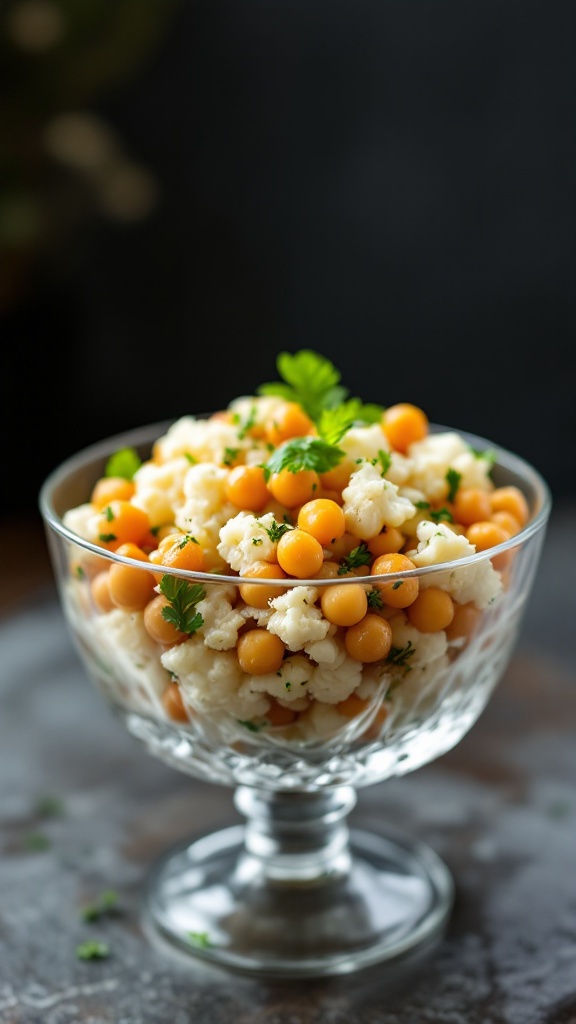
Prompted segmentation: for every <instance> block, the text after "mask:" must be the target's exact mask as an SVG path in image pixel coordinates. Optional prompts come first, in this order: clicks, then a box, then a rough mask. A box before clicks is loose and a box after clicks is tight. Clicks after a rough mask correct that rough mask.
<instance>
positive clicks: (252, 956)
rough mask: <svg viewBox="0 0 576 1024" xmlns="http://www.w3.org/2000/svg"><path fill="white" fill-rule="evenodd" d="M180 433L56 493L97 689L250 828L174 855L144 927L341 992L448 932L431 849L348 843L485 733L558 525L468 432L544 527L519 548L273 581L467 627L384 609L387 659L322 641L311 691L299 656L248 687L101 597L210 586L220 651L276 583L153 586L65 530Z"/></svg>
mask: <svg viewBox="0 0 576 1024" xmlns="http://www.w3.org/2000/svg"><path fill="white" fill-rule="evenodd" d="M167 426H168V424H166V423H157V424H153V425H150V426H148V427H144V428H142V429H140V430H137V431H132V432H129V433H126V434H122V435H116V436H115V437H111V438H108V439H107V440H105V441H102V442H101V443H99V444H97V445H94V446H92V447H90V448H88V449H86V450H84V451H81V452H80V453H79V454H77V455H75V456H73V457H72V458H70V459H68V460H67V461H66V462H64V463H63V464H62V465H61V466H59V467H58V468H57V469H55V471H54V472H53V473H52V474H51V475H50V476H49V477H48V478H47V480H46V481H45V482H44V484H43V487H42V489H41V493H40V509H41V513H42V516H43V520H44V523H45V527H46V533H47V538H48V543H49V548H50V553H51V557H52V561H53V566H54V573H55V578H56V582H57V586H58V591H59V595H60V599H61V604H62V609H63V613H64V616H65V618H66V621H67V623H68V626H69V629H70V634H71V638H72V641H73V643H74V646H75V648H76V650H77V652H78V654H79V657H80V659H81V663H82V665H83V667H84V669H85V671H86V673H87V675H88V677H89V678H90V680H91V681H92V682H93V683H94V684H95V685H96V687H97V688H98V689H99V690H100V692H101V694H102V695H103V697H104V698H105V700H106V701H107V702H108V703H109V705H110V706H111V708H112V709H113V710H114V712H115V713H116V714H117V715H119V716H120V717H121V719H122V720H123V722H124V724H125V726H126V728H127V730H128V732H129V733H131V735H132V736H134V737H136V738H137V739H138V740H141V741H142V742H143V743H144V744H145V745H146V747H147V749H148V751H149V752H150V753H151V754H153V755H154V756H155V757H158V758H160V759H161V760H162V761H164V762H166V763H167V764H169V765H171V766H172V767H173V768H176V769H178V770H180V771H182V772H186V773H188V774H190V775H192V776H195V777H197V778H200V779H203V780H205V781H208V782H212V783H216V784H219V785H224V786H229V787H232V788H233V790H234V800H235V805H236V807H237V809H238V810H239V811H240V813H241V814H242V815H243V816H244V818H245V819H246V822H245V824H244V825H243V826H238V827H232V828H229V829H225V830H223V831H219V832H216V833H213V834H209V835H204V836H200V837H199V838H196V839H194V841H190V839H186V840H185V841H183V842H182V844H181V845H180V846H178V847H177V848H175V849H170V850H168V851H167V852H166V854H165V856H164V857H163V858H162V860H161V861H160V863H159V864H158V865H157V866H156V867H155V868H154V870H153V871H152V873H151V875H150V878H149V882H148V885H147V888H146V893H145V900H144V906H145V913H146V914H147V915H148V917H149V919H150V920H151V921H152V922H153V923H154V925H155V926H156V927H157V928H158V929H159V930H160V931H161V932H162V933H163V935H164V936H166V937H168V938H169V939H170V940H171V941H172V942H174V943H176V944H177V945H179V946H180V947H181V948H183V949H186V950H187V951H188V952H189V953H190V954H191V955H193V956H195V957H199V958H204V959H206V960H210V961H213V962H216V963H218V964H220V965H224V966H227V967H229V968H232V969H237V970H240V971H243V972H248V973H250V972H252V973H257V974H260V975H269V976H278V977H281V976H285V977H306V976H321V975H330V974H342V973H347V972H351V971H355V970H358V969H360V968H363V967H366V966H368V965H370V964H373V963H376V962H380V961H384V960H390V959H392V958H395V957H398V956H399V955H400V954H403V953H405V952H407V951H408V950H412V949H414V948H415V947H417V946H419V945H420V944H422V943H424V942H426V941H427V940H430V939H431V938H432V937H433V936H434V935H437V934H438V933H439V932H440V931H441V930H442V928H443V926H444V924H445V922H446V920H447V918H448V916H449V914H450V912H451V908H452V904H453V894H454V884H453V879H452V877H451V875H450V872H449V871H448V869H447V867H446V866H445V865H444V863H443V862H442V861H441V860H440V858H439V857H438V856H437V855H436V853H435V852H434V851H433V850H431V849H430V848H429V847H427V846H426V845H425V844H423V843H422V842H420V841H419V840H418V839H416V838H413V837H411V836H406V835H404V834H403V833H402V832H400V831H395V830H390V829H387V830H386V831H382V832H379V833H378V834H376V833H373V832H366V831H363V830H360V829H349V828H348V825H347V821H346V818H347V815H348V813H349V812H350V811H351V809H352V808H353V806H354V804H355V802H356V794H357V790H358V789H359V788H360V787H363V786H370V785H373V784H375V783H377V782H380V781H382V780H384V779H387V778H390V777H391V776H398V775H403V774H405V773H407V772H411V771H414V770H415V769H417V768H419V767H420V766H421V765H425V764H427V763H428V762H430V761H432V760H433V759H435V758H437V757H439V756H441V755H442V754H444V753H445V752H446V751H448V750H450V749H451V748H452V747H453V746H454V745H455V744H457V743H458V742H459V740H460V739H461V738H462V737H463V736H464V735H465V734H466V732H467V731H468V730H469V729H470V728H471V727H472V726H473V724H474V723H475V722H476V720H477V719H478V717H479V715H480V714H481V713H482V710H483V709H484V707H485V706H486V704H487V701H488V700H489V698H490V695H491V693H492V692H493V690H494V687H495V686H496V684H497V682H498V681H499V679H500V678H501V677H502V675H503V673H504V670H505V669H506V666H507V664H508V661H509V659H510V656H511V653H512V651H513V648H514V646H515V643H516V639H517V635H518V628H519V625H520V622H521V620H522V616H523V613H524V610H525V608H526V602H527V600H528V597H529V595H530V591H531V587H532V583H533V580H534V576H535V572H536V569H537V565H538V560H539V554H540V550H541V546H542V542H543V539H544V535H545V530H546V524H547V521H548V517H549V513H550V507H551V503H550V494H549V490H548V487H547V485H546V483H545V481H544V480H543V479H542V477H541V476H540V474H539V473H538V472H537V471H536V470H535V469H534V468H533V467H532V466H530V465H529V464H528V463H527V462H526V461H524V460H522V459H521V458H519V457H518V456H516V455H514V454H511V453H510V452H508V451H505V450H503V449H501V448H499V447H498V446H496V445H494V444H493V443H492V442H489V441H486V440H485V439H484V438H479V437H476V436H474V435H470V434H467V433H464V432H461V436H462V437H463V438H464V439H465V440H466V441H467V442H468V443H469V444H470V445H471V446H472V447H474V448H476V449H485V448H490V449H491V450H492V451H493V452H494V454H495V460H496V461H495V465H494V469H493V479H494V482H495V484H496V486H504V485H513V486H515V487H518V488H520V489H521V490H522V492H523V493H524V495H525V497H526V499H527V502H528V505H529V508H530V519H529V521H528V523H527V525H526V526H525V527H524V528H523V529H522V530H521V531H520V532H519V533H517V534H516V535H515V536H512V537H510V538H509V539H508V540H507V541H505V542H504V543H501V544H499V545H498V546H496V547H492V548H490V549H489V550H487V551H483V552H480V553H477V554H474V555H471V556H469V557H467V558H461V559H458V560H456V561H451V562H444V563H441V564H434V565H429V566H421V567H420V568H417V569H415V570H412V571H411V572H410V573H409V574H406V573H396V574H392V575H388V576H386V577H383V576H369V577H367V578H366V579H363V578H362V577H358V576H353V577H346V578H343V577H337V578H335V579H321V580H308V579H306V580H293V579H283V580H279V581H276V582H277V585H278V587H280V588H281V590H282V593H284V594H291V600H292V601H293V603H295V604H298V603H299V602H300V601H303V602H306V601H307V600H308V601H310V600H311V601H312V603H313V602H314V600H316V599H318V597H319V596H322V594H324V593H326V592H327V591H329V590H330V588H332V587H334V586H340V587H342V586H343V587H347V586H356V587H357V586H358V584H359V583H360V584H363V583H364V584H365V586H366V590H367V591H371V592H374V591H376V592H377V591H378V584H379V583H383V582H386V583H387V584H388V586H390V584H392V585H393V586H394V587H398V588H400V587H401V586H403V585H404V583H405V582H406V579H407V577H408V576H410V578H414V577H417V578H418V583H419V587H420V589H421V590H425V589H426V588H429V587H434V588H436V589H440V590H445V591H447V592H449V593H450V594H451V595H452V597H453V598H454V600H455V601H456V602H457V605H456V607H457V609H458V612H459V614H458V615H457V616H455V618H454V620H453V622H452V624H451V625H450V626H449V627H448V628H447V629H444V630H436V631H435V632H428V633H424V634H417V633H415V632H414V627H413V626H412V625H411V624H410V622H409V621H408V620H407V618H406V615H405V613H404V612H403V611H402V609H401V608H398V609H395V608H392V609H391V608H389V607H387V608H386V607H385V608H384V609H382V608H378V607H377V605H376V606H375V607H374V608H373V609H372V611H373V614H374V615H375V616H380V617H383V616H385V617H386V618H387V619H388V621H389V622H390V624H391V626H392V627H393V640H392V646H391V647H390V650H389V651H388V653H387V655H386V657H384V658H379V659H378V660H377V661H373V662H369V663H363V662H360V661H358V660H355V659H354V658H351V657H349V656H348V655H347V653H346V652H344V653H343V652H342V650H341V649H338V648H337V647H335V644H334V642H333V641H332V638H331V637H330V636H327V637H324V638H319V639H318V638H317V637H316V638H315V637H314V636H313V635H312V636H311V638H310V642H309V644H307V645H306V654H307V655H309V657H310V658H313V657H314V659H315V660H314V666H315V667H314V671H313V672H312V673H311V672H310V661H309V660H308V658H304V657H303V652H296V653H290V654H289V657H287V658H285V660H284V661H283V662H282V664H281V666H280V668H279V669H277V671H276V672H275V673H272V674H271V675H272V676H273V678H272V683H271V681H270V678H268V679H267V686H266V688H264V687H263V685H262V676H258V675H255V676H249V675H247V674H246V673H245V672H243V671H242V670H241V669H240V668H239V665H238V659H237V657H236V654H235V651H234V649H232V650H230V649H225V645H224V649H222V647H223V645H222V644H219V642H218V640H217V639H216V640H215V641H214V640H213V646H212V647H210V648H207V647H206V646H205V643H204V641H203V639H202V638H201V637H199V636H193V637H191V638H190V639H189V640H187V641H186V643H181V644H173V645H172V646H169V645H165V644H161V643H157V642H156V641H155V640H153V639H152V638H151V637H150V635H149V633H148V632H147V631H146V630H145V629H144V626H143V615H144V613H143V612H142V611H136V612H129V611H124V610H123V609H119V608H112V609H109V610H102V608H101V607H99V606H98V604H97V603H96V602H95V600H94V587H93V580H94V578H95V577H96V576H98V575H99V574H101V573H103V572H104V573H105V572H108V571H109V569H110V567H111V566H114V565H118V564H124V565H128V566H130V567H132V568H133V569H135V570H137V571H138V572H139V573H141V574H142V578H143V577H144V576H146V578H147V579H148V581H150V583H151V586H155V585H156V586H157V584H158V581H159V580H161V579H162V578H164V579H167V580H168V581H170V580H172V581H173V584H172V585H173V586H178V585H179V583H180V582H181V581H184V584H192V585H196V586H200V587H201V588H202V590H203V602H204V604H202V605H199V606H198V607H199V608H201V609H203V611H204V618H205V621H208V625H209V628H211V629H213V630H214V631H215V632H214V633H213V637H214V636H216V638H217V636H218V630H219V629H221V628H222V623H223V621H224V620H225V622H226V628H228V627H231V628H235V629H236V631H237V633H238V632H239V633H240V635H241V634H242V632H243V631H244V630H247V629H249V628H250V626H254V625H255V624H256V623H255V621H254V619H250V617H249V616H248V617H247V616H246V610H245V604H244V603H243V602H242V601H241V600H239V593H240V588H241V587H242V585H243V584H244V583H249V584H250V585H251V587H252V588H254V590H253V593H254V594H257V593H258V588H270V586H271V585H272V586H273V585H274V582H275V581H272V582H271V581H270V580H268V579H267V580H256V579H250V580H243V578H242V577H240V576H234V575H226V576H225V575H219V574H216V573H195V572H186V571H183V570H176V569H173V568H171V567H168V566H163V567H162V575H160V574H159V573H158V572H157V571H156V575H154V576H153V575H152V571H151V564H150V563H143V562H142V561H138V560H135V559H132V558H126V557H124V556H122V555H120V554H117V553H116V552H113V551H108V550H105V549H103V548H102V547H100V546H97V545H95V544H92V543H90V542H89V541H87V540H85V539H83V538H81V537H79V536H78V535H76V534H75V533H74V532H73V531H72V530H71V529H70V528H69V527H68V526H66V525H65V524H64V522H63V516H64V513H65V512H66V511H67V510H69V509H72V508H75V507H77V506H78V505H80V504H81V503H83V502H86V501H87V498H88V495H89V494H90V493H91V490H92V488H93V486H94V484H95V482H96V480H98V479H99V478H100V477H101V476H102V475H103V473H104V467H105V465H106V462H107V460H108V458H109V457H110V456H111V455H112V454H113V453H114V452H116V451H118V449H119V448H123V447H128V446H130V447H133V448H135V449H136V450H137V452H138V453H139V455H140V457H141V458H142V459H147V458H149V456H150V453H151V449H152V445H153V442H154V441H155V440H156V439H157V438H158V437H159V436H161V435H162V434H163V433H164V431H165V430H166V428H167ZM444 429H446V428H443V427H439V426H432V427H431V430H433V431H434V430H444ZM438 529H439V530H440V529H441V528H440V527H439V528H438ZM367 580H369V582H367ZM472 592H474V593H476V594H478V593H480V592H481V593H482V594H483V597H482V600H481V601H480V602H479V603H480V604H481V605H482V607H478V606H477V604H473V603H472V602H471V601H470V597H469V594H470V593H472ZM265 593H266V594H268V593H269V590H262V594H263V595H264V594H265ZM254 603H255V604H258V605H262V606H263V607H262V608H261V609H260V612H259V614H262V615H270V614H271V612H270V609H269V608H268V609H267V608H266V599H265V598H264V600H262V601H259V600H257V597H256V598H255V599H254ZM243 612H244V616H243ZM253 614H256V613H254V612H253ZM256 618H257V616H256ZM249 620H250V621H249ZM207 628H208V627H207ZM423 636H424V639H423ZM415 638H417V639H418V642H415ZM314 644H316V647H314ZM318 644H320V645H322V644H323V645H324V646H323V647H322V646H320V647H318ZM219 648H220V649H219ZM269 675H270V674H269ZM270 691H272V692H273V694H274V696H271V695H270Z"/></svg>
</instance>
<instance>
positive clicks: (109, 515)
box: [103, 505, 116, 523]
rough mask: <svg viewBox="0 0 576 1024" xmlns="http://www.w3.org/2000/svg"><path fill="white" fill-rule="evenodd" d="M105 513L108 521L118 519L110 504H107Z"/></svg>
mask: <svg viewBox="0 0 576 1024" xmlns="http://www.w3.org/2000/svg"><path fill="white" fill-rule="evenodd" d="M103 515H104V518H105V520H106V522H107V523H113V522H114V520H115V519H116V516H115V515H114V513H113V511H112V509H111V508H110V505H106V508H105V509H104V510H103Z"/></svg>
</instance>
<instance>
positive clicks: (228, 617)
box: [196, 584, 246, 651]
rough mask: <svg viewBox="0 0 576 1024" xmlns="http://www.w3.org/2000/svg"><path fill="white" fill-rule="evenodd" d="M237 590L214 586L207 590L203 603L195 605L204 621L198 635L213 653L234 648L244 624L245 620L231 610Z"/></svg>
mask: <svg viewBox="0 0 576 1024" xmlns="http://www.w3.org/2000/svg"><path fill="white" fill-rule="evenodd" d="M236 594H237V590H236V587H234V586H222V585H221V584H214V586H213V587H209V588H208V593H207V595H206V597H205V598H204V600H203V601H199V602H198V604H197V605H196V611H197V612H199V613H200V615H201V616H202V618H203V619H204V625H203V626H201V627H200V629H199V630H198V633H199V634H201V635H202V636H203V637H204V642H205V644H206V646H207V647H211V648H213V650H215V651H227V650H229V649H230V648H231V647H235V646H236V642H237V640H238V630H239V629H240V628H241V627H242V626H244V625H245V624H246V619H245V618H244V616H243V615H242V614H241V613H240V612H239V611H238V609H236V608H233V607H232V604H233V602H234V600H235V598H236Z"/></svg>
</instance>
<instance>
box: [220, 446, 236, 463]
mask: <svg viewBox="0 0 576 1024" xmlns="http://www.w3.org/2000/svg"><path fill="white" fill-rule="evenodd" d="M239 451H240V449H239V448H225V449H224V458H223V459H222V462H223V463H224V465H225V466H231V465H232V463H233V462H234V460H235V459H237V458H238V453H239Z"/></svg>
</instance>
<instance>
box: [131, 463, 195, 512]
mask: <svg viewBox="0 0 576 1024" xmlns="http://www.w3.org/2000/svg"><path fill="white" fill-rule="evenodd" d="M189 469H190V463H189V461H188V459H186V458H185V457H184V456H183V455H182V456H177V457H176V458H174V459H170V460H168V461H167V462H164V463H156V462H145V463H144V464H143V465H142V466H140V468H139V469H137V470H136V473H135V474H134V485H135V487H136V491H135V494H134V496H133V498H132V504H133V505H136V507H137V508H140V509H142V511H143V512H146V514H147V516H148V518H149V520H150V526H151V527H155V526H163V525H164V523H172V522H174V514H175V511H176V509H178V508H180V506H181V505H183V503H184V478H185V476H186V474H187V473H188V470H189Z"/></svg>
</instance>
